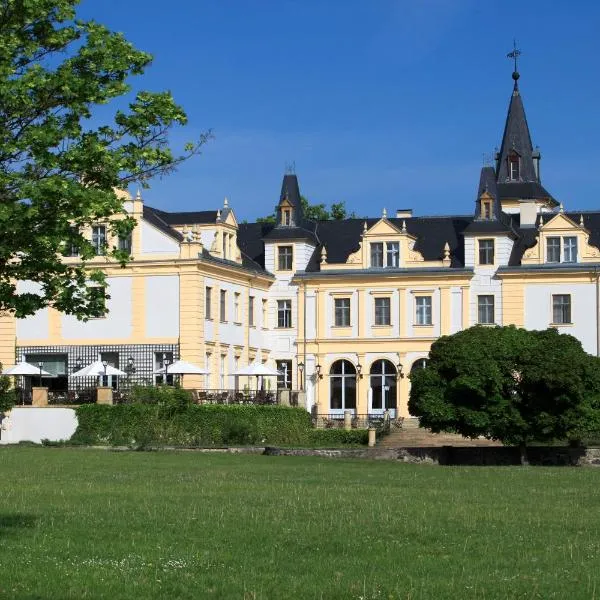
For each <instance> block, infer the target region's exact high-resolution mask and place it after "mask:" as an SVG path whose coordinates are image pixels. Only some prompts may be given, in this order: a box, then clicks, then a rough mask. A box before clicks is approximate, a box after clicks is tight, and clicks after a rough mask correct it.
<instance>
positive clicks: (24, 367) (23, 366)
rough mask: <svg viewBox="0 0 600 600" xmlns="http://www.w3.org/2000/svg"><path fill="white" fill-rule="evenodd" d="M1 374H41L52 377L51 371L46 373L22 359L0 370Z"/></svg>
mask: <svg viewBox="0 0 600 600" xmlns="http://www.w3.org/2000/svg"><path fill="white" fill-rule="evenodd" d="M2 375H38V376H39V375H41V376H42V377H52V373H48V371H44V370H43V369H40V368H39V367H36V366H35V365H32V364H30V363H28V362H25V361H24V360H22V361H21V362H20V363H17V364H16V365H15V366H14V367H10V368H8V369H6V370H4V371H2Z"/></svg>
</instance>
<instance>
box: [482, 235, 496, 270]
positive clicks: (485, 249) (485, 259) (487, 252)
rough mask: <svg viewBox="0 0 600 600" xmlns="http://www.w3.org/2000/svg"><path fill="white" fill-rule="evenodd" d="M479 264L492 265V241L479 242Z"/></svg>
mask: <svg viewBox="0 0 600 600" xmlns="http://www.w3.org/2000/svg"><path fill="white" fill-rule="evenodd" d="M479 264H480V265H493V264H494V240H479Z"/></svg>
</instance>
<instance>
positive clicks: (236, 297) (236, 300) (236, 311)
mask: <svg viewBox="0 0 600 600" xmlns="http://www.w3.org/2000/svg"><path fill="white" fill-rule="evenodd" d="M233 320H234V322H235V323H239V322H240V321H241V317H240V294H239V292H235V293H234V294H233Z"/></svg>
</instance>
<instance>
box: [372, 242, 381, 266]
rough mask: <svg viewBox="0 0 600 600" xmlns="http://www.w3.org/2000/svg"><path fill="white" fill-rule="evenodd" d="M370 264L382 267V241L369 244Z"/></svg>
mask: <svg viewBox="0 0 600 600" xmlns="http://www.w3.org/2000/svg"><path fill="white" fill-rule="evenodd" d="M371 266H372V267H383V242H373V243H372V244H371Z"/></svg>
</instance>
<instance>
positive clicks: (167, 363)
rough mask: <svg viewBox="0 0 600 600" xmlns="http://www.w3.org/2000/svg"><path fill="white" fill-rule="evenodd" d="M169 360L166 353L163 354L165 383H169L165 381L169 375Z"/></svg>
mask: <svg viewBox="0 0 600 600" xmlns="http://www.w3.org/2000/svg"><path fill="white" fill-rule="evenodd" d="M170 362H171V361H170V360H169V358H168V356H167V355H166V354H163V365H164V367H165V385H169V382H168V381H167V379H168V376H169V363H170Z"/></svg>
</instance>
